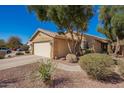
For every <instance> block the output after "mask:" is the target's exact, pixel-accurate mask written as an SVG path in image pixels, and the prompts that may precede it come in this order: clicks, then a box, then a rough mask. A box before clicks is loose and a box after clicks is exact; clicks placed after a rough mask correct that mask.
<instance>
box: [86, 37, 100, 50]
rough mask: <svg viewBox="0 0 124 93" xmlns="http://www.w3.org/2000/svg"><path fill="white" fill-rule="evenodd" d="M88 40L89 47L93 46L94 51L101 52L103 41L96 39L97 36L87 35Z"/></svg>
mask: <svg viewBox="0 0 124 93" xmlns="http://www.w3.org/2000/svg"><path fill="white" fill-rule="evenodd" d="M85 38H86V41H87V42H88V46H89V48H92V49H93V50H94V52H101V51H102V49H101V43H100V42H98V41H96V39H95V37H91V36H85Z"/></svg>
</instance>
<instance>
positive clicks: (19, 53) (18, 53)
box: [16, 52, 24, 55]
mask: <svg viewBox="0 0 124 93" xmlns="http://www.w3.org/2000/svg"><path fill="white" fill-rule="evenodd" d="M16 55H24V53H22V52H17V53H16Z"/></svg>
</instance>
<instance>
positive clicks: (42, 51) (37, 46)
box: [34, 42, 51, 58]
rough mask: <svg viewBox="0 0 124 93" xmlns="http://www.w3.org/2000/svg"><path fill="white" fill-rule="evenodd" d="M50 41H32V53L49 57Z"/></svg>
mask: <svg viewBox="0 0 124 93" xmlns="http://www.w3.org/2000/svg"><path fill="white" fill-rule="evenodd" d="M50 52H51V45H50V42H43V43H34V55H37V56H43V57H48V58H50Z"/></svg>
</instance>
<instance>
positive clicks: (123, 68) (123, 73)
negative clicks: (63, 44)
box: [117, 61, 124, 77]
mask: <svg viewBox="0 0 124 93" xmlns="http://www.w3.org/2000/svg"><path fill="white" fill-rule="evenodd" d="M117 65H118V68H119V73H120V74H121V76H123V77H124V62H122V61H118V64H117Z"/></svg>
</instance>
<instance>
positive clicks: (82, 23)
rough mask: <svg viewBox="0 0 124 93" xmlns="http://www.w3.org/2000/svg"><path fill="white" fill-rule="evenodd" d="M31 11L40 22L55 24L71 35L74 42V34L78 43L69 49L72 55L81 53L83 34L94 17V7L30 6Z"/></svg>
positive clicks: (60, 29)
mask: <svg viewBox="0 0 124 93" xmlns="http://www.w3.org/2000/svg"><path fill="white" fill-rule="evenodd" d="M28 8H29V11H34V12H35V13H36V14H37V16H38V18H39V20H40V21H52V22H54V23H55V24H56V25H57V27H58V29H59V31H61V32H65V30H66V32H68V33H70V34H71V37H72V40H73V41H74V33H75V35H76V37H77V41H76V42H75V44H74V46H75V47H74V48H73V49H71V48H70V45H69V42H68V47H69V50H70V52H71V53H76V51H77V52H79V49H80V44H81V40H82V33H83V32H86V31H87V28H88V22H89V20H90V18H91V17H92V16H93V11H92V6H67V5H64V6H29V7H28Z"/></svg>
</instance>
